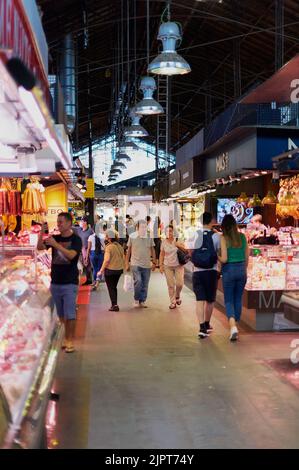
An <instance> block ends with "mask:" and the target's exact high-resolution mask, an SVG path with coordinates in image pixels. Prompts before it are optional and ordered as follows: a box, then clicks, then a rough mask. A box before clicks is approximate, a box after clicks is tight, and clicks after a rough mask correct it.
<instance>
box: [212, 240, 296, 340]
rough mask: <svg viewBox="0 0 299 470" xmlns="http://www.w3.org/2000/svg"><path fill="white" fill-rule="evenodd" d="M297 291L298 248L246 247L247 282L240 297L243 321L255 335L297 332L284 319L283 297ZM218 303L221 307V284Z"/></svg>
mask: <svg viewBox="0 0 299 470" xmlns="http://www.w3.org/2000/svg"><path fill="white" fill-rule="evenodd" d="M298 289H299V246H295V245H292V246H282V245H260V246H259V245H254V246H250V247H249V263H248V279H247V284H246V287H245V292H244V296H243V310H242V321H244V322H245V323H247V324H248V325H249V326H250V327H252V328H253V329H255V330H258V331H272V330H280V329H281V330H287V329H294V328H299V326H298V325H296V324H293V322H290V321H289V320H288V319H287V318H286V317H284V308H283V299H282V294H283V292H284V291H289V292H292V291H296V290H297V291H298ZM217 303H218V304H219V305H220V306H221V307H224V295H223V288H222V282H221V281H220V282H219V285H218V292H217Z"/></svg>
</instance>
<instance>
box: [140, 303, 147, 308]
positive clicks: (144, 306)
mask: <svg viewBox="0 0 299 470" xmlns="http://www.w3.org/2000/svg"><path fill="white" fill-rule="evenodd" d="M139 306H140V307H142V308H147V305H146V304H145V302H139Z"/></svg>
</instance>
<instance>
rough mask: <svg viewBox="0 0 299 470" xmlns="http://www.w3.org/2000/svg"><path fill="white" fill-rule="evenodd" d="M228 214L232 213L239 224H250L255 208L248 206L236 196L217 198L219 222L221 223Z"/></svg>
mask: <svg viewBox="0 0 299 470" xmlns="http://www.w3.org/2000/svg"><path fill="white" fill-rule="evenodd" d="M226 214H232V215H233V216H234V218H235V219H236V222H237V224H248V223H249V222H250V220H251V218H252V216H253V208H249V207H246V206H245V205H244V204H240V203H239V202H237V199H234V198H219V199H218V200H217V223H218V224H221V223H222V220H223V217H224V216H225V215H226Z"/></svg>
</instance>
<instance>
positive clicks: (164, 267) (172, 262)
mask: <svg viewBox="0 0 299 470" xmlns="http://www.w3.org/2000/svg"><path fill="white" fill-rule="evenodd" d="M178 248H179V249H181V250H183V251H186V249H185V246H184V245H183V244H182V243H179V242H177V241H176V239H175V238H174V231H173V227H172V226H171V225H169V226H168V227H167V228H166V239H165V240H163V241H162V244H161V253H160V272H161V273H162V274H163V273H165V277H166V281H167V286H168V293H169V299H170V305H169V308H170V309H174V308H176V306H177V305H181V303H182V301H181V298H180V295H181V291H182V288H183V286H184V266H182V265H180V263H179V259H178Z"/></svg>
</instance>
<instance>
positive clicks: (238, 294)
mask: <svg viewBox="0 0 299 470" xmlns="http://www.w3.org/2000/svg"><path fill="white" fill-rule="evenodd" d="M221 228H222V232H223V236H222V237H221V254H220V255H219V256H218V258H219V261H220V262H221V263H223V266H222V284H223V290H224V301H225V309H226V315H227V317H228V321H229V325H230V338H229V339H230V340H231V341H236V340H237V339H238V333H239V332H238V328H237V325H236V322H238V321H239V320H240V318H241V313H242V298H243V292H244V288H245V285H246V281H247V266H248V244H247V240H246V237H245V235H244V234H243V233H240V232H239V230H238V226H237V223H236V221H235V219H234V217H233V216H232V215H231V214H228V215H225V216H224V218H223V221H222V224H221Z"/></svg>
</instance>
